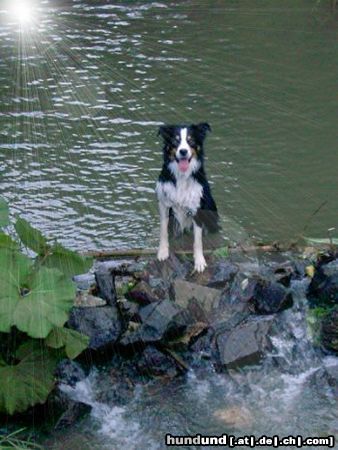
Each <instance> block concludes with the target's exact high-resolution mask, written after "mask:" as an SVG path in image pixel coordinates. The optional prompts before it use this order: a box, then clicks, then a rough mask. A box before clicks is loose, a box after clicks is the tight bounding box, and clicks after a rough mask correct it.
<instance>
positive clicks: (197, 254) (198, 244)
mask: <svg viewBox="0 0 338 450" xmlns="http://www.w3.org/2000/svg"><path fill="white" fill-rule="evenodd" d="M206 267H207V263H206V261H205V259H204V255H203V242H202V227H199V226H198V225H197V224H196V222H195V221H194V269H195V270H196V272H203V270H204V269H205V268H206Z"/></svg>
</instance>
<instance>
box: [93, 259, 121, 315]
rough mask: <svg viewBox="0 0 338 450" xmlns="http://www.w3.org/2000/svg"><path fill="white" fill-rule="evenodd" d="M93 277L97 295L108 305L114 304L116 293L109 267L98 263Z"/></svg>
mask: <svg viewBox="0 0 338 450" xmlns="http://www.w3.org/2000/svg"><path fill="white" fill-rule="evenodd" d="M95 279H96V284H97V289H98V295H99V296H100V297H102V298H103V299H104V300H106V301H107V304H108V305H110V306H114V305H116V300H117V294H116V289H115V282H114V275H113V273H112V271H111V269H110V268H109V267H107V265H104V264H101V265H98V266H97V268H96V270H95Z"/></svg>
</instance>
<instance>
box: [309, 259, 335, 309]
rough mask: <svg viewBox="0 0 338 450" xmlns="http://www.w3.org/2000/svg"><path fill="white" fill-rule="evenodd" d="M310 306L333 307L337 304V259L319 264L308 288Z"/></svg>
mask: <svg viewBox="0 0 338 450" xmlns="http://www.w3.org/2000/svg"><path fill="white" fill-rule="evenodd" d="M307 295H308V298H309V300H310V303H311V304H312V305H321V304H322V305H325V306H327V305H335V304H337V303H338V259H335V260H333V261H330V262H329V263H327V264H326V263H319V265H318V266H317V267H316V271H315V274H314V277H313V278H312V280H311V283H310V285H309V287H308V292H307Z"/></svg>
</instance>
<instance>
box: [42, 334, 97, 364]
mask: <svg viewBox="0 0 338 450" xmlns="http://www.w3.org/2000/svg"><path fill="white" fill-rule="evenodd" d="M45 342H46V345H48V346H49V347H51V348H55V349H58V348H62V347H64V348H65V352H66V355H67V356H68V358H71V359H74V358H76V357H77V356H78V355H79V354H80V353H81V352H83V350H85V349H86V348H87V347H88V344H89V337H88V336H86V335H84V334H81V333H78V332H77V331H75V330H70V329H69V328H60V327H55V328H53V330H52V331H51V332H50V333H49V335H48V336H47V338H46V340H45Z"/></svg>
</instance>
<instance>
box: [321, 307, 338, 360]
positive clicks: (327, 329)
mask: <svg viewBox="0 0 338 450" xmlns="http://www.w3.org/2000/svg"><path fill="white" fill-rule="evenodd" d="M320 338H321V343H322V345H323V347H324V348H325V349H326V350H329V351H331V352H335V353H337V354H338V307H335V308H333V309H332V310H331V311H329V312H328V313H327V314H326V315H325V316H324V317H323V321H322V324H321V332H320Z"/></svg>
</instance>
